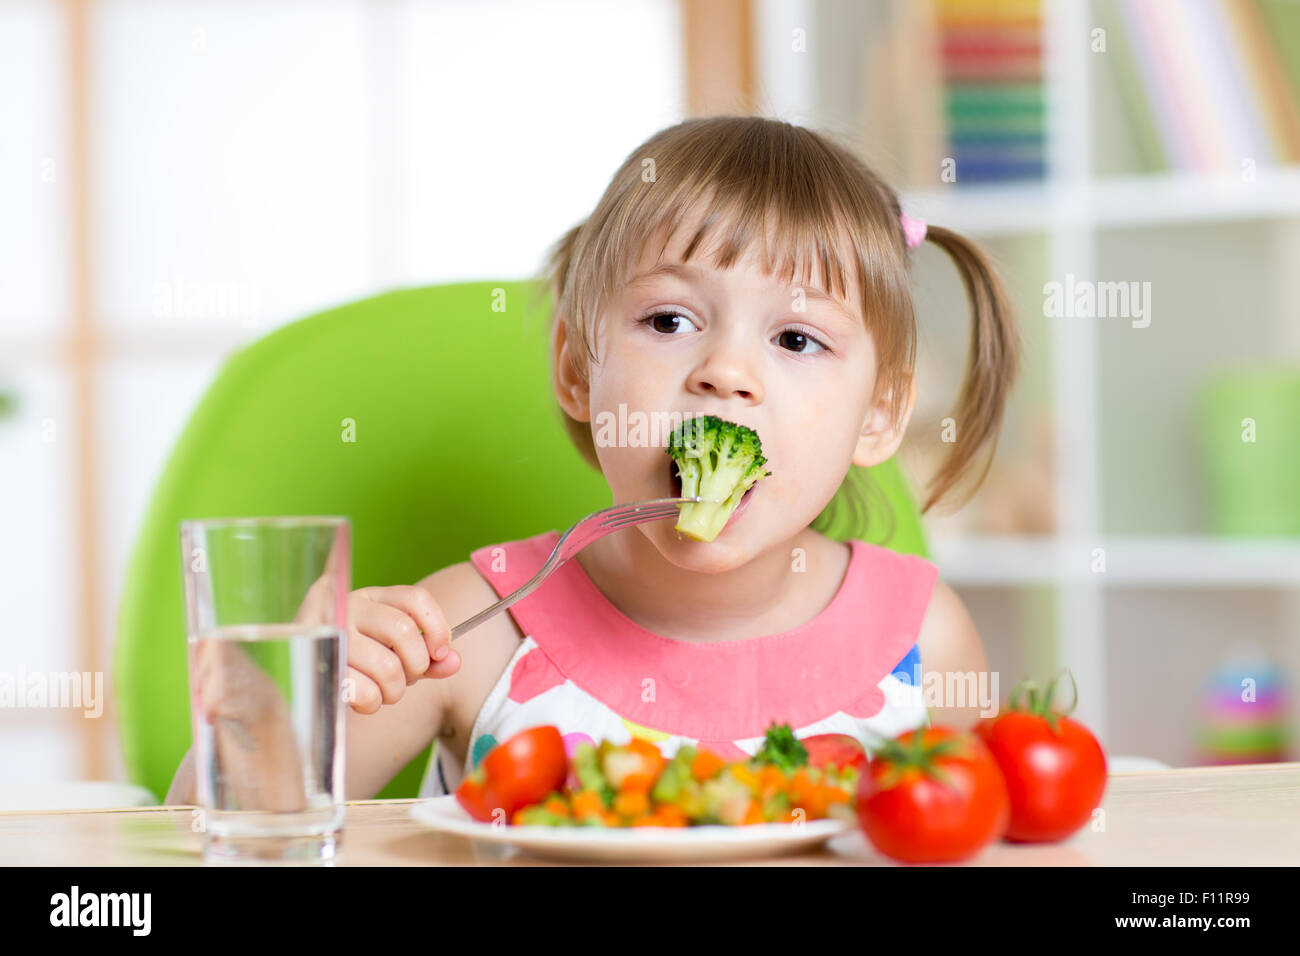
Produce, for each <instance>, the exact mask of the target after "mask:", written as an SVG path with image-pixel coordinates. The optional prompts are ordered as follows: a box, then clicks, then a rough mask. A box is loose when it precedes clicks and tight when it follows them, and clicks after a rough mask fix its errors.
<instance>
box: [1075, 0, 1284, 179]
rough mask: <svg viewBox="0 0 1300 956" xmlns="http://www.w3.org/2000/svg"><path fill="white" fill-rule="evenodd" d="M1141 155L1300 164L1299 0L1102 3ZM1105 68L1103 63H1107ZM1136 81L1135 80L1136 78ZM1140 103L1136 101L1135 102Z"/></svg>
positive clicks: (1233, 169) (1212, 169) (1191, 161)
mask: <svg viewBox="0 0 1300 956" xmlns="http://www.w3.org/2000/svg"><path fill="white" fill-rule="evenodd" d="M1098 9H1099V15H1100V17H1101V18H1102V19H1103V21H1109V22H1110V23H1112V24H1114V25H1115V26H1116V27H1118V29H1115V30H1114V32H1115V36H1114V38H1113V46H1112V47H1111V49H1112V50H1113V52H1114V58H1113V59H1108V60H1106V61H1099V65H1102V63H1104V64H1105V65H1106V66H1113V67H1114V68H1116V69H1117V70H1118V71H1119V76H1120V83H1121V86H1122V87H1123V88H1124V89H1125V92H1126V96H1127V98H1128V99H1131V100H1133V101H1134V102H1133V103H1132V104H1131V105H1132V109H1131V110H1130V118H1131V120H1132V121H1133V123H1134V124H1135V129H1134V131H1133V133H1134V136H1135V137H1136V138H1137V140H1138V142H1139V146H1140V149H1141V152H1142V153H1143V154H1144V156H1145V155H1149V154H1151V153H1153V152H1157V150H1153V149H1151V147H1150V140H1151V138H1152V132H1154V137H1155V139H1156V140H1158V143H1159V148H1158V152H1159V153H1160V154H1162V155H1163V157H1164V166H1165V168H1168V169H1174V170H1179V171H1186V172H1193V173H1231V174H1239V173H1242V172H1243V171H1244V170H1246V169H1248V168H1251V167H1255V168H1258V167H1262V166H1270V165H1274V164H1277V163H1293V162H1297V161H1300V110H1297V103H1298V102H1300V3H1297V2H1295V0H1177V2H1170V0H1103V2H1101V3H1099V4H1098ZM1103 68H1104V67H1103ZM1135 79H1136V82H1135ZM1138 101H1140V102H1138Z"/></svg>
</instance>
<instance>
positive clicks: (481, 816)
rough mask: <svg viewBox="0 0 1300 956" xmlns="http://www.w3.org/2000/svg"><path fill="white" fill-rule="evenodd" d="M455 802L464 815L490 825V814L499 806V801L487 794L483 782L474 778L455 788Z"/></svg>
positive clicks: (465, 780) (466, 779) (468, 778)
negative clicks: (463, 810) (458, 804)
mask: <svg viewBox="0 0 1300 956" xmlns="http://www.w3.org/2000/svg"><path fill="white" fill-rule="evenodd" d="M456 800H457V802H458V803H460V805H461V806H462V807H464V808H465V812H466V813H468V814H469V815H470V816H471V817H473V818H474V819H475V820H479V821H481V822H483V823H491V822H492V812H493V811H494V810H495V809H496V808H497V807H499V806H501V801H500V800H498V799H497V798H496V797H494V796H493V795H492V794H491V793H489V792H488V791H487V789H486V788H485V787H484V786H483V781H482V780H481V779H480V778H477V777H475V776H469V777H466V778H465V779H464V780H463V781H461V785H460V786H459V787H457V788H456Z"/></svg>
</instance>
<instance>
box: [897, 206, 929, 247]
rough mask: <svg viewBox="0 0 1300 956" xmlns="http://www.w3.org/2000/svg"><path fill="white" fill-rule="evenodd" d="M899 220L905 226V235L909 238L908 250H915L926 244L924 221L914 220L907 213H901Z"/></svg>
mask: <svg viewBox="0 0 1300 956" xmlns="http://www.w3.org/2000/svg"><path fill="white" fill-rule="evenodd" d="M898 219H899V221H900V222H902V224H903V235H904V236H905V237H907V248H909V249H915V248H916V247H917V246H919V245H920V244H921V243H923V242H925V220H924V219H913V218H912V217H911V216H909V215H908V214H907V213H905V212H902V213H899V214H898Z"/></svg>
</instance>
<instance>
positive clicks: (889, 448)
mask: <svg viewBox="0 0 1300 956" xmlns="http://www.w3.org/2000/svg"><path fill="white" fill-rule="evenodd" d="M890 397H891V396H890V395H889V394H888V393H886V394H885V396H884V397H883V398H881V400H880V401H878V402H877V403H876V404H875V406H874V407H873V408H872V409H871V411H870V413H869V414H868V415H867V420H866V421H865V422H864V423H863V425H862V433H861V434H860V435H859V436H858V445H857V448H855V449H854V450H853V464H855V465H860V466H861V467H863V468H870V467H872V466H873V465H878V464H880V463H881V462H882V461H888V460H889V459H890V458H892V457H893V456H894V453H895V452H896V451H898V446H899V445H901V444H902V443H903V435H904V434H906V433H907V423H908V422H909V421H911V419H912V409H913V407H914V406H915V405H916V378H915V377H914V376H913V377H909V378H908V380H907V402H906V403H905V404H904V406H903V409H902V410H901V412H900V413H899V418H898V421H897V422H891V421H890V420H889V400H890Z"/></svg>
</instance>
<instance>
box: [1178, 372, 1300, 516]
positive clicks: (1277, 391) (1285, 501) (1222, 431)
mask: <svg viewBox="0 0 1300 956" xmlns="http://www.w3.org/2000/svg"><path fill="white" fill-rule="evenodd" d="M1199 416H1200V431H1201V435H1200V439H1201V447H1202V452H1203V454H1204V456H1205V457H1204V460H1205V478H1206V488H1207V491H1208V503H1209V517H1210V524H1211V527H1212V530H1214V531H1215V532H1216V533H1218V534H1223V535H1238V536H1245V535H1249V536H1268V537H1273V536H1286V537H1295V536H1300V493H1297V489H1298V488H1300V368H1294V367H1277V366H1261V367H1255V368H1239V369H1234V370H1231V371H1227V372H1222V373H1220V374H1218V375H1216V376H1215V377H1214V378H1213V379H1211V380H1210V381H1209V383H1207V384H1206V386H1205V387H1204V388H1203V390H1202V392H1201V395H1200V408H1199Z"/></svg>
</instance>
